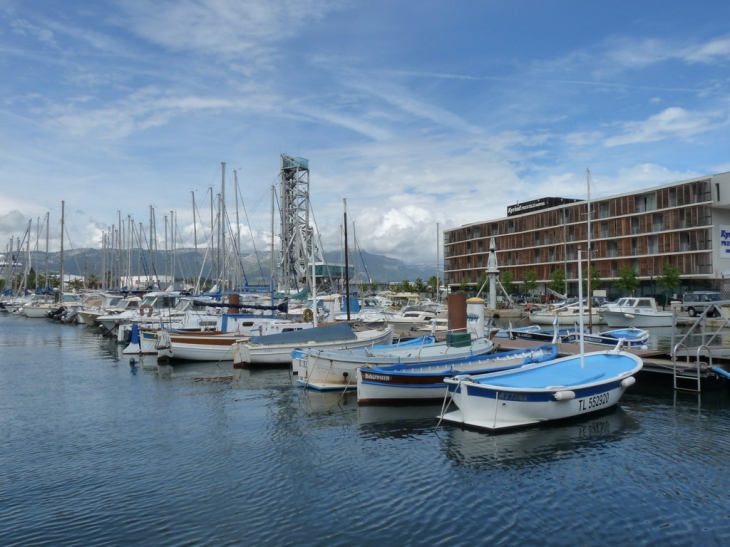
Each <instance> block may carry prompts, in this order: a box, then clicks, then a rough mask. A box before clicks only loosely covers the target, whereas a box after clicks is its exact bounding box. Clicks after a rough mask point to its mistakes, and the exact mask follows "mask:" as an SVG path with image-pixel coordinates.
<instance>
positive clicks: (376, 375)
mask: <svg viewBox="0 0 730 547" xmlns="http://www.w3.org/2000/svg"><path fill="white" fill-rule="evenodd" d="M557 355H558V349H557V347H556V346H553V345H545V346H540V347H538V348H534V349H528V350H516V351H509V352H503V353H494V354H490V355H484V356H481V357H475V358H469V359H464V360H459V361H444V362H442V363H433V364H430V365H422V366H421V365H402V366H401V365H394V366H390V367H375V368H367V367H364V368H361V369H358V371H357V402H358V404H365V405H368V404H371V405H372V404H394V403H401V402H411V401H418V402H426V401H428V402H441V401H443V400H444V397H445V395H446V382H445V378H450V377H452V376H454V375H458V374H484V373H487V372H497V371H502V370H510V369H514V368H517V367H521V366H523V365H525V364H527V363H536V362H543V361H548V360H550V359H554V358H556V357H557Z"/></svg>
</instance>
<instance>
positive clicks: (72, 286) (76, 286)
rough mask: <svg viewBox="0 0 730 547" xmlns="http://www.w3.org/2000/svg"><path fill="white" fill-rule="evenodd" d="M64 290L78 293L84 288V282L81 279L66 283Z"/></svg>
mask: <svg viewBox="0 0 730 547" xmlns="http://www.w3.org/2000/svg"><path fill="white" fill-rule="evenodd" d="M66 288H67V289H68V290H70V291H80V290H81V289H83V288H84V281H83V280H82V279H74V280H72V281H69V282H68V283H66Z"/></svg>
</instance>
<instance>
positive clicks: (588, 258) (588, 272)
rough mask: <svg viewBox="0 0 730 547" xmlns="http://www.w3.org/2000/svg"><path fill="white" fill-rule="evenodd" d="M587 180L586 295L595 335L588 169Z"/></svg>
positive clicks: (590, 325) (587, 172)
mask: <svg viewBox="0 0 730 547" xmlns="http://www.w3.org/2000/svg"><path fill="white" fill-rule="evenodd" d="M586 175H587V176H586V179H587V185H588V200H587V206H588V215H587V217H586V219H587V226H588V229H587V236H586V247H587V251H588V252H587V253H586V262H587V264H588V268H587V270H586V292H587V293H588V294H587V295H586V298H587V299H588V332H589V333H591V334H592V333H593V310H592V307H593V298H592V297H591V170H590V169H587V168H586Z"/></svg>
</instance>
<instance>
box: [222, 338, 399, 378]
mask: <svg viewBox="0 0 730 547" xmlns="http://www.w3.org/2000/svg"><path fill="white" fill-rule="evenodd" d="M355 334H356V336H357V338H356V339H354V340H334V341H327V342H304V343H302V342H296V343H291V344H275V345H263V344H252V343H250V342H236V344H235V346H234V348H233V366H234V368H246V367H248V366H250V365H252V364H254V365H290V366H291V364H292V351H294V350H296V349H349V348H360V347H367V346H375V345H381V344H390V343H392V341H393V328H392V327H389V328H387V329H377V330H369V331H361V332H356V333H355ZM353 382H354V378H353Z"/></svg>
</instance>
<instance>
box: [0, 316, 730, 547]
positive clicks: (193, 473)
mask: <svg viewBox="0 0 730 547" xmlns="http://www.w3.org/2000/svg"><path fill="white" fill-rule="evenodd" d="M662 343H664V342H662ZM439 410H440V406H420V407H360V406H358V404H357V399H356V396H355V394H354V393H348V394H345V395H341V394H340V393H328V394H322V393H316V392H307V391H302V390H301V389H299V388H298V387H296V378H295V377H292V376H291V374H290V372H289V371H287V370H262V371H242V373H241V375H240V377H237V378H235V379H234V378H233V371H232V366H231V363H220V364H219V363H213V362H211V363H196V364H189V365H183V366H174V367H163V368H161V369H158V367H157V364H156V362H155V360H154V358H149V357H147V358H144V359H142V360H141V362H137V363H135V364H134V365H131V364H130V358H129V357H126V356H125V357H123V356H122V355H121V349H120V348H118V347H117V345H116V343H115V342H114V341H110V340H107V339H103V338H100V336H99V333H98V332H97V331H95V330H94V329H92V328H87V327H84V326H68V325H61V324H57V323H53V322H49V321H47V320H44V319H27V318H23V317H16V316H8V315H6V314H3V315H0V433H1V437H0V438H1V439H2V448H1V449H0V509H1V510H0V545H3V546H16V545H17V546H21V545H22V546H26V545H64V546H69V545H83V546H89V545H130V544H141V545H156V546H163V545H176V546H177V545H276V546H286V545H296V546H300V545H306V546H320V545H321V546H328V547H329V546H352V545H358V546H377V547H384V546H390V545H393V546H408V545H429V546H432V545H443V546H447V545H448V546H462V545H463V546H471V545H530V544H534V545H548V546H551V545H596V546H599V545H600V546H607V545H616V546H626V545H632V546H636V545H649V546H653V545H662V546H665V545H671V546H693V545H698V546H699V545H701V546H715V545H716V546H723V545H728V544H730V473H728V468H729V467H730V395H729V394H728V392H726V391H714V392H707V393H702V394H701V395H697V394H692V393H681V392H674V391H673V390H666V389H663V390H660V389H657V388H654V387H652V386H650V385H641V383H639V382H637V384H636V385H634V386H633V387H631V388H630V389H629V390H628V391H627V393H626V394H625V395H624V397H623V399H622V400H621V403H620V405H619V406H618V407H617V408H615V409H614V410H613V411H611V412H609V413H604V414H601V415H595V416H593V417H588V418H585V419H581V420H574V421H569V422H564V423H558V424H554V425H550V426H540V427H535V428H530V429H524V430H518V431H513V432H506V433H501V434H489V433H483V432H478V431H471V430H465V429H461V428H459V427H454V426H452V425H446V424H441V425H440V426H439V427H437V426H438V420H437V419H436V415H437V414H438V412H439Z"/></svg>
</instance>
